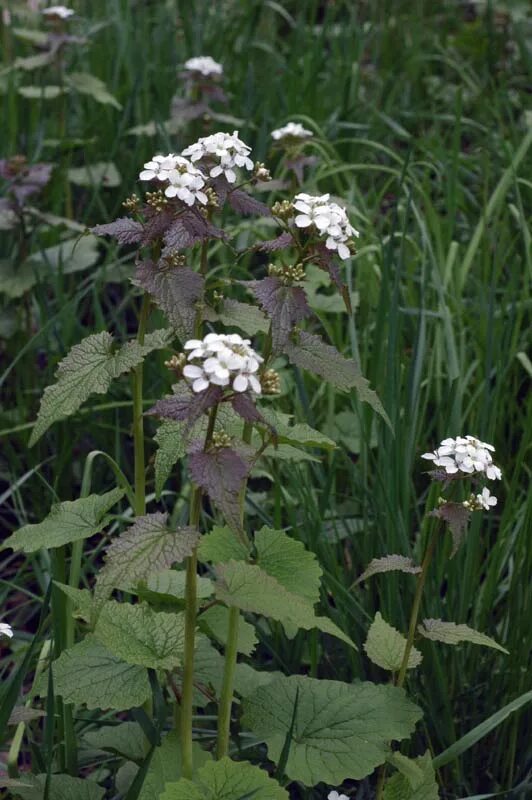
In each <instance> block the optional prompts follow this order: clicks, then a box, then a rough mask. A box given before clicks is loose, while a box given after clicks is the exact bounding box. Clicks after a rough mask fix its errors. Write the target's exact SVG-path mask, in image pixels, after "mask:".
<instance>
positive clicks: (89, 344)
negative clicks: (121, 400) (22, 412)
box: [30, 330, 173, 447]
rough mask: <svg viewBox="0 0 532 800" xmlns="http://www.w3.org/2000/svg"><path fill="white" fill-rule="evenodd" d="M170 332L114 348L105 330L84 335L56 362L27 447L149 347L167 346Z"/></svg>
mask: <svg viewBox="0 0 532 800" xmlns="http://www.w3.org/2000/svg"><path fill="white" fill-rule="evenodd" d="M172 336H173V332H172V331H168V330H160V331H154V333H149V334H148V335H147V336H146V338H145V341H144V344H143V345H139V343H138V342H137V341H136V340H134V341H131V342H127V343H126V344H124V345H122V346H121V347H120V348H119V349H118V350H116V351H115V349H114V342H113V337H112V336H111V334H110V333H107V331H102V332H101V333H95V334H93V335H92V336H87V338H86V339H83V341H82V342H80V344H76V345H74V347H73V348H72V349H71V350H70V352H69V353H68V355H67V356H66V357H65V358H64V359H63V360H62V361H61V362H60V363H59V366H58V368H57V372H56V377H57V382H56V383H54V384H53V386H48V387H47V388H46V389H45V390H44V394H43V396H42V399H41V407H40V409H39V414H38V416H37V421H36V423H35V426H34V428H33V432H32V435H31V439H30V447H31V445H33V444H35V442H36V441H37V440H38V439H40V437H41V436H42V435H43V433H44V432H45V431H46V430H47V429H48V428H49V427H50V425H52V424H53V423H54V422H57V421H58V420H60V419H64V418H65V417H68V416H70V415H71V414H74V413H75V412H76V411H77V410H78V408H79V407H80V406H81V405H82V404H83V403H84V402H85V400H87V398H88V397H90V395H91V394H105V393H106V392H107V390H108V389H109V386H110V385H111V382H112V380H113V379H114V378H117V377H118V376H119V375H122V374H123V373H124V372H129V370H130V369H132V368H133V367H135V366H136V365H137V364H140V363H141V362H142V360H143V359H144V357H145V356H146V355H148V353H151V352H152V350H158V349H161V348H163V347H167V346H168V344H169V343H170V341H171V339H172Z"/></svg>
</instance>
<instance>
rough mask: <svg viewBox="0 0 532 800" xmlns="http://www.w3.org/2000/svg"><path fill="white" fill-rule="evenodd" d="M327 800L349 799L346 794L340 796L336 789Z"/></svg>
mask: <svg viewBox="0 0 532 800" xmlns="http://www.w3.org/2000/svg"><path fill="white" fill-rule="evenodd" d="M327 800H349V797H348V796H347V795H346V794H338V792H337V791H336V789H334V790H333V791H332V792H329V794H328V795H327Z"/></svg>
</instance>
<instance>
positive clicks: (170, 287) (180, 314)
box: [132, 260, 205, 342]
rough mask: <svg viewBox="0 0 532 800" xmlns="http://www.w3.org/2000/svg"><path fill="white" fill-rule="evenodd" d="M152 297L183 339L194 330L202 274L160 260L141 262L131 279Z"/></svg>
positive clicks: (200, 294) (202, 282)
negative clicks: (157, 261)
mask: <svg viewBox="0 0 532 800" xmlns="http://www.w3.org/2000/svg"><path fill="white" fill-rule="evenodd" d="M132 282H133V283H134V284H135V285H136V286H140V287H142V288H143V289H144V290H145V291H146V292H149V294H150V295H151V296H152V297H153V299H154V300H155V302H156V304H157V305H158V306H159V308H160V309H162V311H164V313H165V314H166V317H167V319H168V321H169V322H170V324H171V325H172V327H173V328H174V329H175V331H176V333H177V335H178V336H179V338H180V339H181V340H182V341H183V342H184V341H186V340H187V339H190V337H191V336H192V334H193V332H194V324H195V322H196V316H197V309H196V304H197V302H198V300H200V299H201V298H202V297H203V288H204V284H205V279H204V277H203V275H200V274H199V273H198V272H194V271H193V270H191V269H189V268H188V267H169V266H168V265H165V264H164V262H162V261H159V263H158V264H155V263H154V262H153V261H151V260H148V261H141V262H140V263H139V264H138V265H137V270H136V273H135V278H134V279H133V281H132Z"/></svg>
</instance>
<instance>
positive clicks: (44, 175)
mask: <svg viewBox="0 0 532 800" xmlns="http://www.w3.org/2000/svg"><path fill="white" fill-rule="evenodd" d="M52 169H53V164H46V163H44V162H41V163H38V164H28V163H27V162H26V160H25V159H24V157H22V156H15V157H14V158H5V159H1V160H0V177H1V178H3V179H4V180H6V181H9V185H8V186H7V188H6V190H5V191H6V194H11V195H12V196H13V197H14V198H15V199H16V201H17V203H19V204H22V203H23V202H24V201H25V200H26V199H27V198H28V197H30V196H31V195H32V194H35V193H36V192H39V191H41V190H42V189H44V187H45V186H46V184H47V183H48V181H49V180H50V177H51V174H52Z"/></svg>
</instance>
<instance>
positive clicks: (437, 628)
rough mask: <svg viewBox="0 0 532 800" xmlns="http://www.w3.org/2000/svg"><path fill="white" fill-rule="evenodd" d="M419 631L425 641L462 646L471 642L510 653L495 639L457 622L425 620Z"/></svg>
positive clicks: (419, 626)
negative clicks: (430, 640) (463, 643)
mask: <svg viewBox="0 0 532 800" xmlns="http://www.w3.org/2000/svg"><path fill="white" fill-rule="evenodd" d="M417 629H418V631H419V633H420V634H421V636H424V637H425V639H432V640H433V641H435V642H443V643H444V644H460V643H461V642H471V644H480V645H483V646H484V647H493V649H494V650H500V651H501V653H506V654H507V655H509V651H508V650H506V648H504V647H503V646H502V645H500V644H498V643H497V642H496V641H495V639H492V638H491V637H490V636H486V634H485V633H480V631H476V630H475V629H474V628H470V627H469V625H457V624H456V623H455V622H444V621H443V620H442V619H424V620H423V624H422V625H418V628H417Z"/></svg>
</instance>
